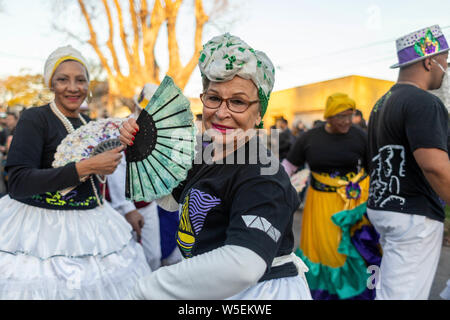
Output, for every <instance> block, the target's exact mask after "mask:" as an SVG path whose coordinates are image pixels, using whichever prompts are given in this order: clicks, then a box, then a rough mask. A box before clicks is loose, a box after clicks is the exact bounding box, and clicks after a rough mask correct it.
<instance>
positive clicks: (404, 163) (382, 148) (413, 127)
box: [368, 84, 448, 221]
mask: <svg viewBox="0 0 450 320" xmlns="http://www.w3.org/2000/svg"><path fill="white" fill-rule="evenodd" d="M447 122H448V112H447V109H446V108H445V106H444V105H443V103H442V102H441V100H440V99H439V98H437V97H436V96H434V95H432V94H430V93H428V92H427V91H424V90H421V89H419V88H417V87H415V86H412V85H407V84H396V85H394V86H393V87H392V88H391V89H390V90H389V91H388V92H387V93H386V94H385V95H384V96H383V97H382V98H381V99H380V100H379V101H378V102H377V103H376V104H375V106H374V108H373V110H372V113H371V116H370V121H369V131H368V135H369V154H370V159H371V181H370V192H369V200H368V207H369V208H371V209H374V210H383V211H395V212H401V213H408V214H417V215H423V216H426V217H428V218H430V219H434V220H438V221H443V220H444V218H445V214H444V209H443V207H444V204H443V202H442V201H441V200H440V199H439V197H438V195H437V194H436V192H434V190H433V189H432V188H431V186H430V184H429V183H428V181H427V180H426V178H425V176H424V174H423V172H422V170H421V168H420V167H419V165H418V164H417V162H416V160H415V158H414V155H413V152H414V151H415V150H417V149H419V148H437V149H441V150H444V151H446V152H448V150H447V130H448V123H447Z"/></svg>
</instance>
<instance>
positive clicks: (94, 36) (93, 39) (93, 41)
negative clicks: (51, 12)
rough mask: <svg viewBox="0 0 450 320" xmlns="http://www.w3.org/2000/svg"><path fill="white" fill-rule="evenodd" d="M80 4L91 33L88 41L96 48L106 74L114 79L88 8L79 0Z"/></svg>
mask: <svg viewBox="0 0 450 320" xmlns="http://www.w3.org/2000/svg"><path fill="white" fill-rule="evenodd" d="M78 4H79V5H80V9H81V12H82V14H83V16H84V18H85V20H86V23H87V25H88V28H89V33H90V35H91V39H89V40H88V42H89V44H90V45H91V46H92V47H93V48H94V50H95V53H97V55H98V57H99V59H100V62H101V63H102V66H103V68H105V70H106V72H107V73H108V77H112V76H113V73H112V71H111V68H110V67H109V65H108V61H107V60H106V58H105V56H104V55H103V53H102V51H101V50H100V47H99V45H98V43H97V34H96V33H95V31H94V27H93V26H92V22H91V19H90V18H89V13H88V12H87V10H86V6H85V5H84V1H83V0H78Z"/></svg>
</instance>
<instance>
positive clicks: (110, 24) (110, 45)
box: [102, 0, 123, 77]
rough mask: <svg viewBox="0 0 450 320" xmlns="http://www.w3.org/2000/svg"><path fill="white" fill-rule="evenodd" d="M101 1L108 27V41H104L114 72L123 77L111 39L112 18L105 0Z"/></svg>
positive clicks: (112, 31)
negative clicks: (109, 53)
mask: <svg viewBox="0 0 450 320" xmlns="http://www.w3.org/2000/svg"><path fill="white" fill-rule="evenodd" d="M102 2H103V6H104V7H105V11H106V16H107V18H108V27H109V38H108V41H107V42H106V45H107V46H108V48H109V51H110V52H111V56H112V59H113V65H114V69H115V70H116V74H118V75H119V76H121V77H123V75H122V72H121V70H120V64H119V59H118V58H117V52H116V49H115V48H114V43H113V41H114V24H113V20H112V16H111V10H110V8H109V5H108V1H107V0H102Z"/></svg>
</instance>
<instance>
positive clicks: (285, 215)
mask: <svg viewBox="0 0 450 320" xmlns="http://www.w3.org/2000/svg"><path fill="white" fill-rule="evenodd" d="M234 194H235V196H234V199H233V201H232V206H231V208H230V223H229V226H228V229H227V238H226V241H225V244H226V245H237V246H242V247H245V248H248V249H250V250H252V251H254V252H255V253H257V254H258V255H259V256H260V257H261V258H262V259H264V261H265V262H266V264H267V266H268V267H270V266H271V264H272V261H273V259H274V258H275V256H276V254H277V251H278V248H279V247H280V243H281V240H282V232H284V230H286V227H287V225H288V223H289V221H290V217H291V213H292V212H293V208H292V207H291V206H290V205H291V204H292V201H289V200H288V199H286V192H285V190H284V188H283V187H282V185H280V184H277V183H276V182H275V181H273V180H272V181H270V180H267V179H264V177H255V178H252V179H249V180H247V181H245V182H244V183H242V184H241V185H240V186H239V187H238V189H237V191H236V192H235V193H234Z"/></svg>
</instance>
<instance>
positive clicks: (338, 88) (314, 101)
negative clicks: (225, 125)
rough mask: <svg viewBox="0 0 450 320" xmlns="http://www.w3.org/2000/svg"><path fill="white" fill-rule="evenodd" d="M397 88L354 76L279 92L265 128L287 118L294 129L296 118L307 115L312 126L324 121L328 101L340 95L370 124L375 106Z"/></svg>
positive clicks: (378, 81) (266, 120) (273, 99)
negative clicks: (315, 121)
mask: <svg viewBox="0 0 450 320" xmlns="http://www.w3.org/2000/svg"><path fill="white" fill-rule="evenodd" d="M393 84H394V82H392V81H387V80H380V79H374V78H367V77H361V76H355V75H353V76H347V77H343V78H338V79H333V80H328V81H322V82H316V83H312V84H308V85H304V86H300V87H295V88H291V89H286V90H281V91H276V92H273V93H272V95H271V97H270V102H269V107H268V109H267V112H266V115H265V116H264V124H265V127H266V128H269V127H270V126H271V125H273V124H275V118H277V117H279V116H284V118H285V119H287V120H288V121H289V126H292V122H293V120H294V118H295V116H296V115H297V116H300V118H302V115H303V116H304V117H305V118H306V119H308V120H311V122H312V119H313V118H314V120H315V119H321V120H323V117H322V114H323V111H324V107H325V102H326V99H327V97H328V96H329V95H331V94H333V93H336V92H343V93H346V94H348V95H349V96H350V97H351V98H352V99H354V100H355V101H356V108H357V109H360V110H361V111H362V113H363V115H364V118H365V119H366V120H368V118H369V115H370V111H371V110H372V107H373V106H374V104H375V102H376V101H377V100H378V99H379V98H380V97H381V96H382V95H383V94H384V93H386V92H387V91H388V90H389V89H390V88H391V87H392V85H393ZM307 122H309V121H307Z"/></svg>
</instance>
